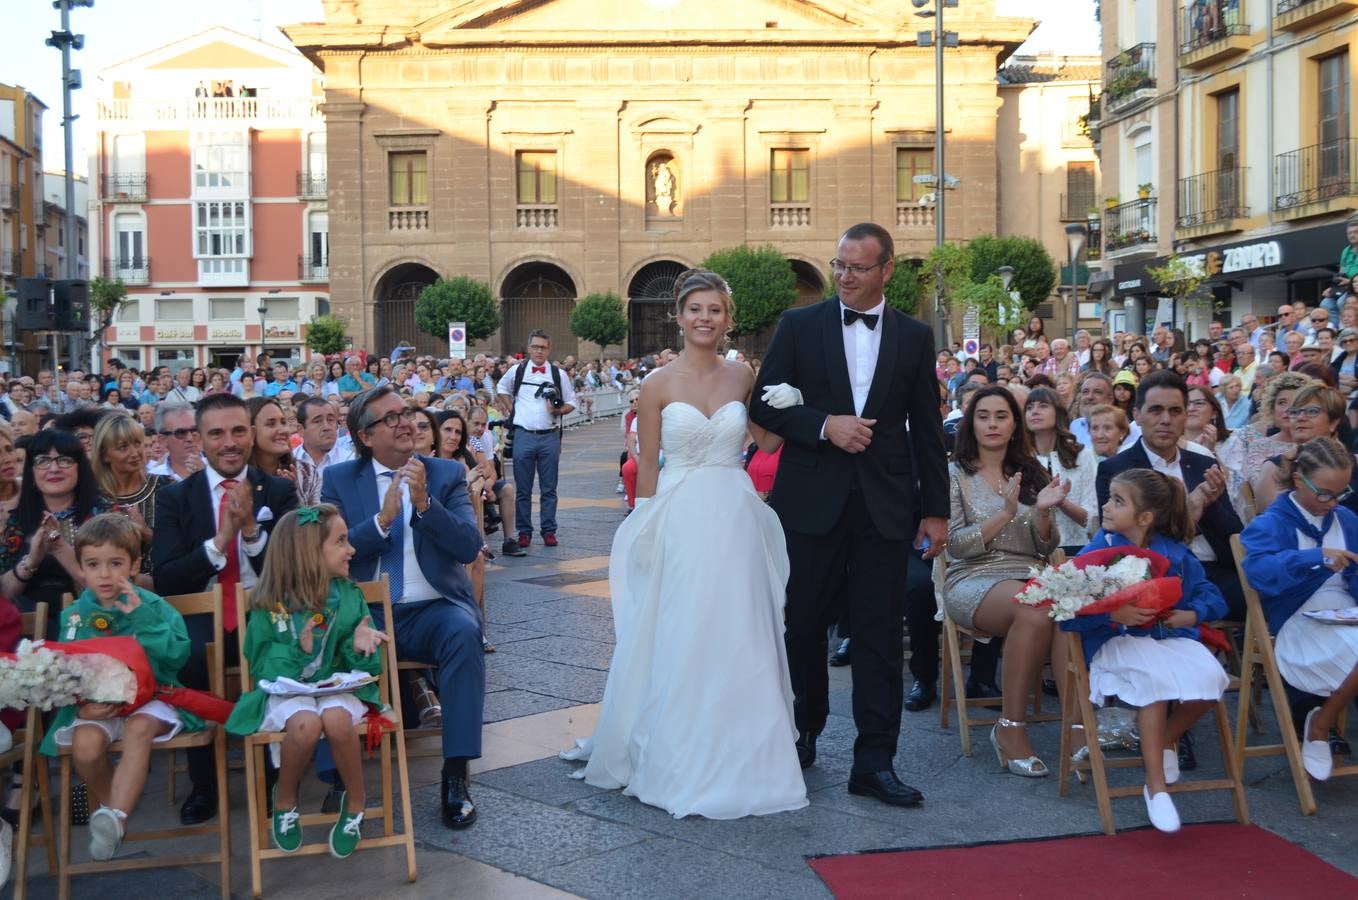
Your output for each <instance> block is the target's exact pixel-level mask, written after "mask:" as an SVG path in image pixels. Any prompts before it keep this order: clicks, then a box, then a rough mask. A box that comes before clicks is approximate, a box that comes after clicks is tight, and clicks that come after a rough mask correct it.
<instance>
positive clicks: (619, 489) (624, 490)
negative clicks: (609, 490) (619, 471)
mask: <svg viewBox="0 0 1358 900" xmlns="http://www.w3.org/2000/svg"><path fill="white" fill-rule="evenodd" d="M613 493H615V494H625V493H627V488H626V487H624V486H623V483H622V482H621V481H619V482H618V486H617V487H615V488H614V489H613Z"/></svg>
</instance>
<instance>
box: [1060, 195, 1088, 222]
mask: <svg viewBox="0 0 1358 900" xmlns="http://www.w3.org/2000/svg"><path fill="white" fill-rule="evenodd" d="M1094 204H1095V200H1094V195H1093V194H1092V193H1090V194H1062V195H1061V221H1062V222H1083V221H1085V219H1086V218H1088V216H1089V211H1090V210H1091V209H1093V210H1096V211H1097V207H1096V206H1095V205H1094Z"/></svg>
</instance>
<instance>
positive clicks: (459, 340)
mask: <svg viewBox="0 0 1358 900" xmlns="http://www.w3.org/2000/svg"><path fill="white" fill-rule="evenodd" d="M448 356H449V357H451V358H452V359H466V358H467V323H466V322H449V323H448Z"/></svg>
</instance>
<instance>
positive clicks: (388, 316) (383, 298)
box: [367, 263, 448, 359]
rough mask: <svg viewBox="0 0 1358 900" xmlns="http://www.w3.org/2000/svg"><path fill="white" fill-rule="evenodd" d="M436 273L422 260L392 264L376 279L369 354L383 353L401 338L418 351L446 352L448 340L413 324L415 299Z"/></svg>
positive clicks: (434, 354)
mask: <svg viewBox="0 0 1358 900" xmlns="http://www.w3.org/2000/svg"><path fill="white" fill-rule="evenodd" d="M438 277H439V276H438V273H437V272H435V271H434V270H433V269H431V268H429V267H428V266H426V265H423V264H421V263H401V264H399V265H396V266H393V267H392V268H391V269H390V270H389V271H388V272H387V273H386V274H385V275H383V276H382V277H381V278H380V279H379V280H378V282H377V290H376V291H374V292H373V299H374V301H375V303H376V308H375V309H374V310H373V320H374V331H375V332H376V335H377V340H376V346H373V347H368V348H367V349H368V351H369V352H370V353H375V354H377V355H379V356H385V355H386V354H388V353H390V352H391V350H392V348H393V347H395V346H396V345H397V344H399V343H401V342H402V341H404V342H405V343H407V344H413V345H414V346H415V349H416V350H417V351H418V352H419V353H422V354H423V353H428V354H432V355H433V356H436V357H439V358H440V359H441V358H443V357H445V356H447V355H448V341H447V339H446V338H445V339H443V340H440V339H439V338H436V337H434V336H433V335H432V334H425V333H424V332H423V331H420V329H418V328H416V327H415V298H416V297H418V296H420V291H422V290H424V289H425V288H426V287H428V286H429V285H431V284H433V283H434V282H435V281H437V280H438Z"/></svg>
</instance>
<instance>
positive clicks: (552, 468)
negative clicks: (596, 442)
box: [496, 330, 575, 547]
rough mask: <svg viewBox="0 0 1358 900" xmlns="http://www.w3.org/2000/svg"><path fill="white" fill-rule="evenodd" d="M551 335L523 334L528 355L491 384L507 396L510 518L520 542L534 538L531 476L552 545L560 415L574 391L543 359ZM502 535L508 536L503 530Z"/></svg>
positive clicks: (567, 408) (570, 404)
mask: <svg viewBox="0 0 1358 900" xmlns="http://www.w3.org/2000/svg"><path fill="white" fill-rule="evenodd" d="M551 349H552V340H551V338H549V337H548V336H547V333H546V332H545V331H541V330H538V331H534V332H533V333H531V334H530V335H528V359H526V360H524V361H522V362H520V363H517V364H515V365H514V366H513V367H511V368H510V370H509V371H508V372H506V373H505V374H504V377H503V378H501V379H500V383H499V385H498V387H497V388H496V392H497V393H498V394H500V396H502V397H507V398H509V422H508V428H507V434H506V435H505V439H506V441H505V451H504V452H505V456H507V457H511V458H512V459H513V460H514V488H515V490H516V491H517V496H516V497H515V502H514V519H515V521H516V522H517V523H518V528H519V546H520V547H527V546H528V545H529V544H530V543H531V542H532V538H533V478H534V476H535V475H536V477H537V478H539V479H541V482H542V493H541V500H540V507H541V512H542V542H543V543H544V544H546V545H547V546H548V547H555V546H556V544H557V541H556V477H557V468H558V466H559V464H560V462H561V417H562V416H564V415H566V414H567V413H569V412H571V411H572V410H573V409H575V390H574V388H572V387H571V382H570V379H569V378H567V377H566V374H565V373H564V372H563V371H562V370H561V368H560V367H559V366H557V365H554V364H552V363H549V362H548V361H547V354H548V353H550V352H551ZM505 537H506V538H508V537H509V535H505Z"/></svg>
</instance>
